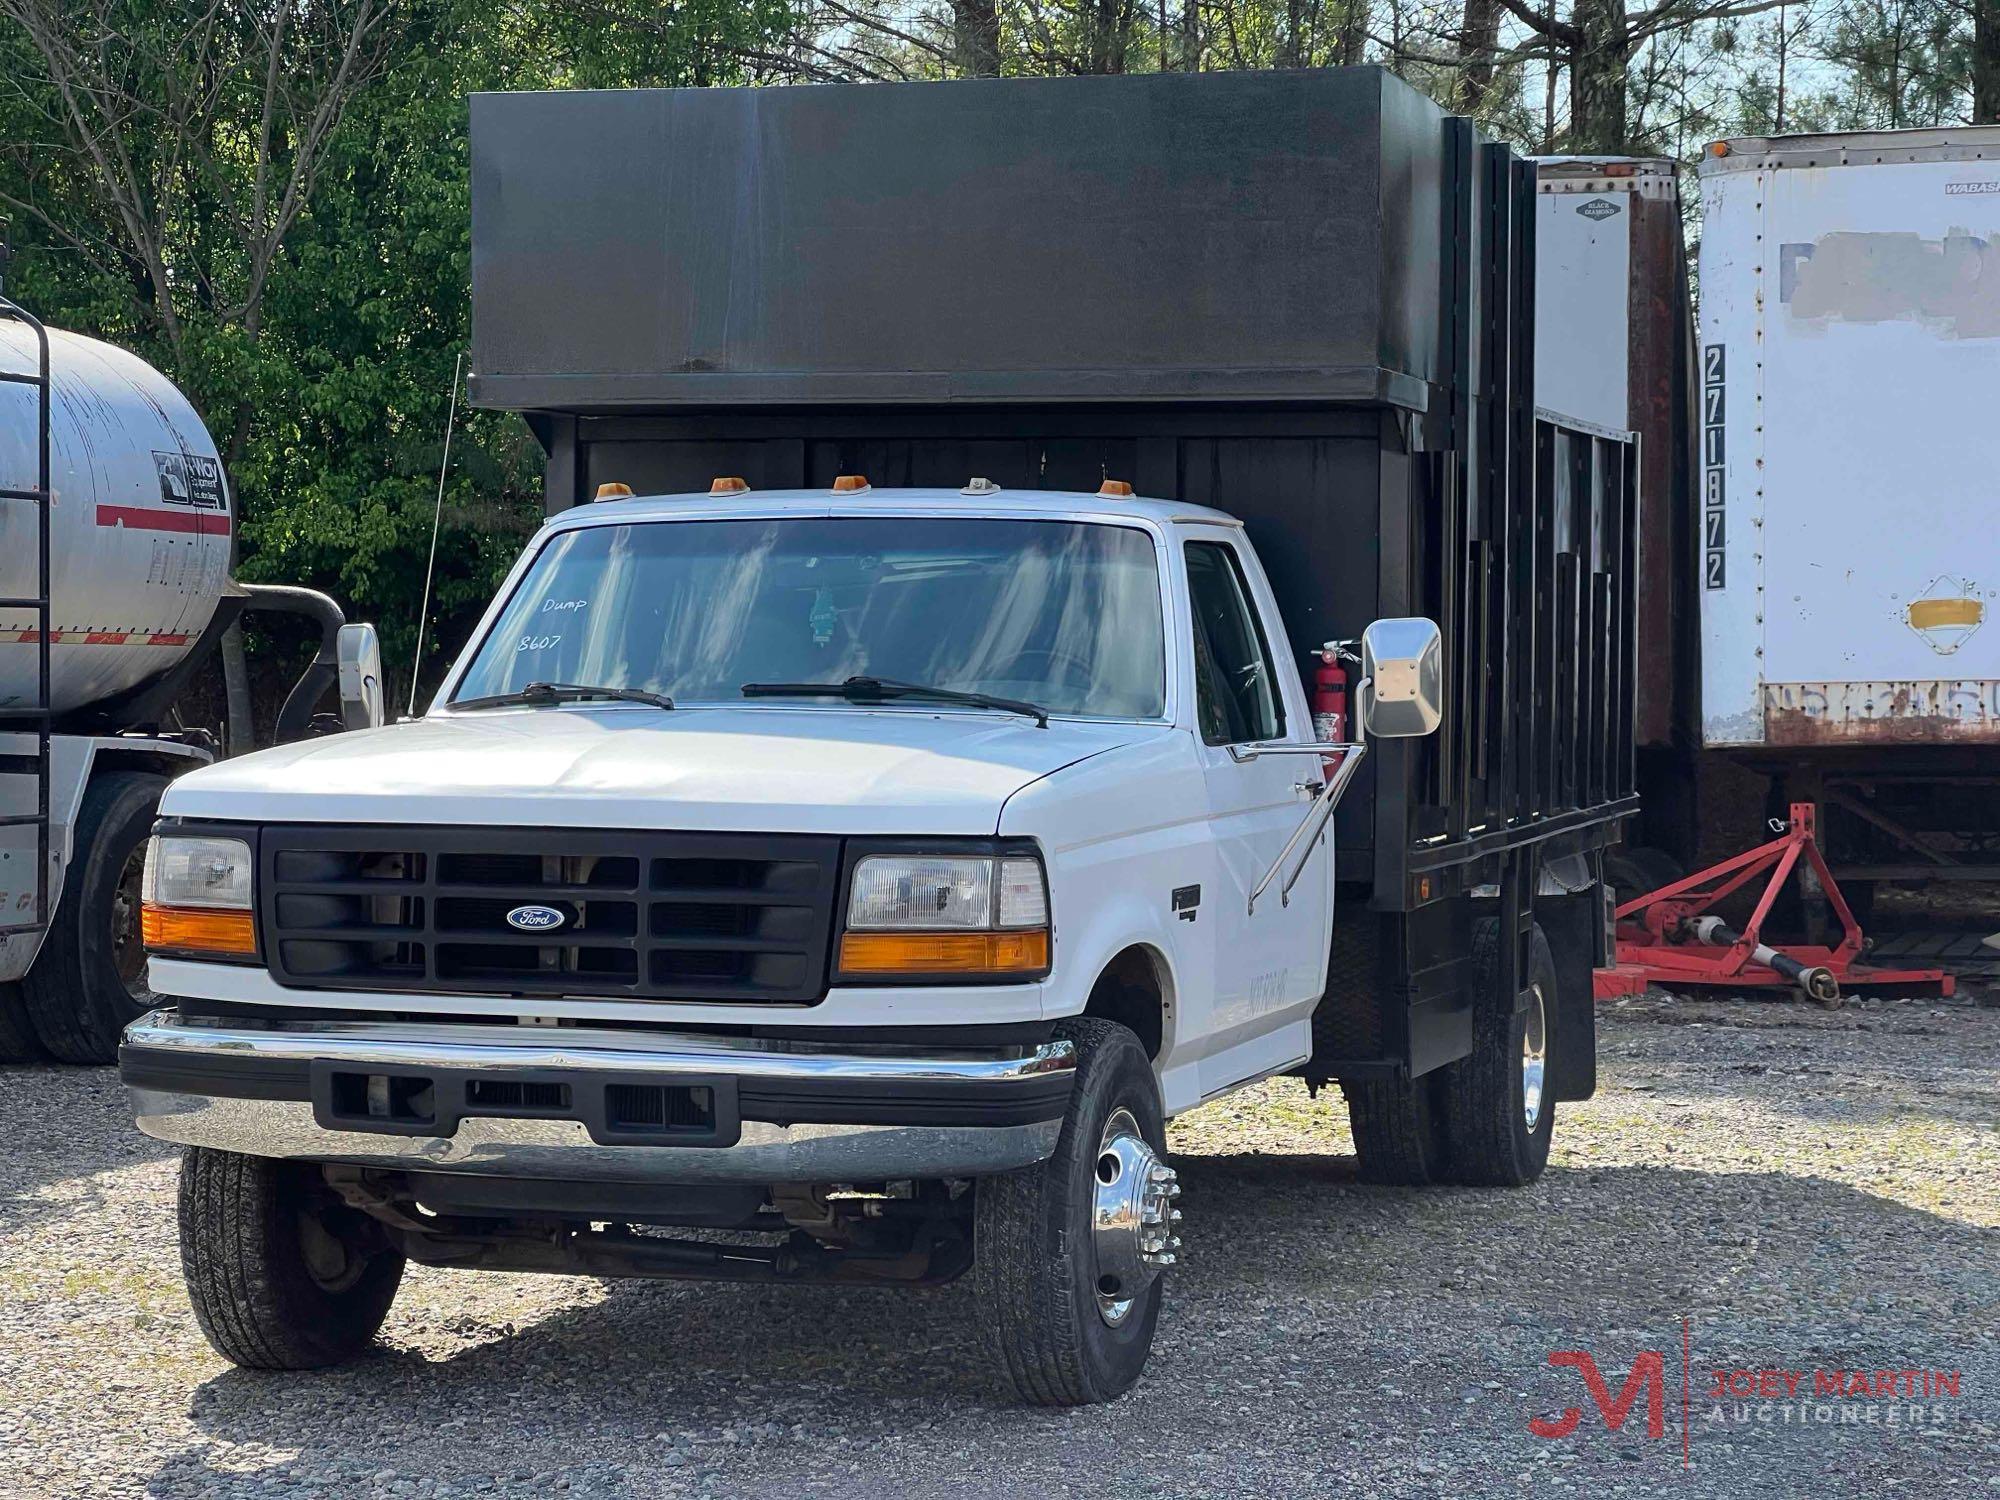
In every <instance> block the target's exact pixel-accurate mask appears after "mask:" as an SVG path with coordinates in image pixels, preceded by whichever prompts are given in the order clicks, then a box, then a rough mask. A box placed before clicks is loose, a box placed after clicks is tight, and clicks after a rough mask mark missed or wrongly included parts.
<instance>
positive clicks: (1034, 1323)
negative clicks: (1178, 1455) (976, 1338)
mask: <svg viewBox="0 0 2000 1500" xmlns="http://www.w3.org/2000/svg"><path fill="white" fill-rule="evenodd" d="M1056 1035H1057V1036H1065V1037H1068V1038H1069V1039H1070V1040H1072V1041H1074V1042H1075V1043H1076V1049H1077V1070H1076V1086H1075V1088H1074V1090H1073V1091H1072V1093H1071V1095H1070V1103H1069V1110H1068V1112H1067V1113H1066V1114H1065V1115H1064V1116H1063V1123H1062V1134H1061V1136H1060V1137H1059V1139H1058V1140H1057V1142H1056V1149H1055V1154H1054V1155H1053V1156H1051V1157H1050V1158H1049V1159H1048V1160H1047V1161H1045V1162H1042V1163H1041V1164H1040V1165H1039V1166H1033V1167H1027V1168H1024V1169H1022V1170H1021V1171H1018V1172H1009V1173H1007V1174H1006V1175H1004V1176H1000V1177H986V1178H982V1179H980V1182H979V1184H978V1187H977V1188H976V1189H975V1199H974V1226H975V1227H974V1234H973V1254H974V1262H973V1289H974V1296H975V1297H976V1299H977V1303H978V1307H979V1312H980V1316H981V1319H982V1320H983V1321H984V1322H985V1324H986V1327H987V1328H988V1329H989V1330H990V1333H989V1337H990V1338H991V1340H992V1343H993V1350H994V1356H995V1363H996V1364H997V1365H998V1367H999V1370H1000V1372H1001V1374H1002V1376H1003V1377H1004V1380H1005V1383H1006V1384H1007V1386H1008V1387H1009V1388H1010V1389H1011V1390H1012V1391H1013V1393H1014V1395H1015V1396H1017V1397H1018V1398H1019V1399H1020V1400H1022V1401H1025V1402H1029V1403H1031V1404H1033V1405H1036V1406H1082V1405H1086V1404H1088V1403H1091V1402H1098V1401H1109V1400H1111V1399H1112V1398H1113V1397H1114V1396H1117V1395H1120V1394H1121V1393H1123V1392H1124V1391H1125V1390H1127V1389H1129V1388H1130V1387H1131V1385H1132V1383H1133V1382H1134V1381H1136V1380H1137V1379H1138V1378H1139V1372H1140V1371H1141V1370H1143V1369H1144V1368H1145V1366H1146V1356H1147V1355H1148V1354H1149V1353H1150V1352H1151V1351H1152V1347H1153V1327H1154V1325H1155V1323H1157V1322H1158V1320H1159V1316H1160V1295H1161V1274H1160V1273H1161V1272H1162V1271H1163V1270H1164V1269H1165V1268H1166V1267H1168V1266H1171V1265H1173V1264H1174V1263H1175V1261H1176V1260H1177V1259H1178V1255H1177V1253H1176V1252H1177V1251H1178V1249H1179V1246H1180V1240H1179V1238H1178V1236H1177V1234H1176V1232H1175V1226H1176V1224H1177V1222H1178V1221H1179V1219H1180V1213H1179V1211H1178V1210H1177V1209H1175V1207H1174V1199H1176V1198H1177V1197H1179V1196H1180V1182H1179V1179H1178V1177H1177V1175H1176V1174H1175V1172H1174V1169H1173V1168H1172V1167H1169V1166H1168V1165H1167V1164H1166V1120H1165V1114H1164V1111H1163V1110H1162V1109H1161V1107H1160V1087H1159V1084H1158V1082H1157V1081H1156V1080H1155V1079H1154V1077H1153V1065H1152V1063H1151V1061H1150V1060H1149V1059H1148V1058H1147V1056H1146V1049H1145V1048H1144V1047H1143V1046H1141V1045H1140V1043H1139V1039H1138V1038H1137V1037H1136V1036H1134V1035H1133V1034H1132V1033H1131V1032H1130V1031H1128V1030H1127V1029H1126V1028H1125V1027H1123V1026H1120V1025H1117V1024H1116V1023H1114V1022H1111V1021H1100V1020H1094V1019H1092V1020H1081V1019H1080V1020H1074V1021H1066V1022H1064V1023H1063V1024H1062V1025H1061V1026H1059V1027H1057V1028H1056Z"/></svg>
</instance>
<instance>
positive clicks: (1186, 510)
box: [549, 486, 1243, 530]
mask: <svg viewBox="0 0 2000 1500" xmlns="http://www.w3.org/2000/svg"><path fill="white" fill-rule="evenodd" d="M884 513H894V514H900V515H911V514H922V515H963V516H996V517H1001V518H1003V519H1042V520H1068V521H1098V522H1105V521H1109V522H1117V521H1123V520H1130V521H1139V522H1142V523H1146V524H1150V525H1153V526H1168V525H1172V524H1174V523H1176V522H1179V523H1181V524H1184V525H1198V526H1241V525H1242V524H1243V523H1242V522H1241V521H1239V520H1237V519H1236V517H1234V516H1232V515H1229V514H1227V513H1226V512H1223V511H1219V510H1213V509H1210V508H1209V507H1208V506H1206V505H1184V504H1182V503H1181V502H1179V501H1176V500H1147V499H1143V498H1140V497H1137V496H1134V497H1131V498H1126V497H1123V496H1117V495H1100V494H1096V493H1094V492H1090V491H1065V490H1007V489H1000V490H991V491H988V492H987V493H985V494H979V495H966V494H961V493H960V492H959V491H958V490H955V489H949V490H948V489H942V488H928V487H921V486H912V487H910V488H907V489H871V490H865V491H862V492H859V493H854V492H848V493H842V494H835V493H834V492H833V491H832V490H822V489H813V490H751V491H749V492H748V493H746V494H740V495H699V494H697V495H637V496H633V497H631V498H629V499H619V500H598V501H594V502H592V503H590V504H587V505H579V506H577V507H576V508H575V509H574V510H567V511H564V512H563V513H562V514H561V515H559V516H557V517H555V518H553V519H552V520H551V521H550V522H549V526H550V528H551V529H556V530H567V529H569V528H571V527H577V526H603V525H608V524H612V523H615V522H624V521H695V520H700V521H722V520H731V519H736V518H741V519H745V520H749V519H766V518H769V517H773V516H866V515H880V514H884Z"/></svg>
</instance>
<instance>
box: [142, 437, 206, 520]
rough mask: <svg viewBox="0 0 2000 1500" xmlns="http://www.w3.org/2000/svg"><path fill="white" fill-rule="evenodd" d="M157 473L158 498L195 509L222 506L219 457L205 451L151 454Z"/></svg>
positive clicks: (156, 451)
mask: <svg viewBox="0 0 2000 1500" xmlns="http://www.w3.org/2000/svg"><path fill="white" fill-rule="evenodd" d="M153 467H154V468H155V469H157V470H158V471H159V474H160V499H161V500H162V501H163V502H164V503H166V504H168V505H191V506H193V507H194V508H195V509H197V510H221V509H222V460H221V459H219V458H214V457H211V456H210V455H209V454H206V453H189V452H187V451H186V450H185V449H183V450H182V451H181V452H179V453H161V452H159V451H158V450H155V451H154V453H153Z"/></svg>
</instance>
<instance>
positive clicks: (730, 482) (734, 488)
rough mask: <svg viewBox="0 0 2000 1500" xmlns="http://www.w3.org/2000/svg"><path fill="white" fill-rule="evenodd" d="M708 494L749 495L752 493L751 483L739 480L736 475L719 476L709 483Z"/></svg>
mask: <svg viewBox="0 0 2000 1500" xmlns="http://www.w3.org/2000/svg"><path fill="white" fill-rule="evenodd" d="M708 492H709V493H710V494H711V495H747V494H749V493H750V481H749V480H747V479H739V478H737V477H736V476H735V475H734V474H718V475H716V477H715V478H713V479H711V480H710V481H709V482H708Z"/></svg>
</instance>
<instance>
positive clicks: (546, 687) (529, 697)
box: [450, 682, 674, 708]
mask: <svg viewBox="0 0 2000 1500" xmlns="http://www.w3.org/2000/svg"><path fill="white" fill-rule="evenodd" d="M589 698H612V699H615V700H617V701H618V702H620V703H650V704H652V705H653V707H655V708H672V707H673V706H674V700H673V699H671V698H669V697H668V696H667V695H666V694H665V693H649V692H647V691H646V690H645V689H644V688H628V687H590V686H588V685H586V684H584V683H580V682H531V683H529V684H528V685H527V686H526V687H524V688H521V689H519V690H518V691H516V692H512V693H493V694H491V695H489V696H488V697H485V698H459V699H456V700H455V701H454V702H452V704H451V705H450V706H451V707H452V708H499V707H501V706H503V705H505V704H509V703H526V704H529V705H531V706H532V707H535V708H543V707H546V706H548V705H549V704H552V703H581V702H583V701H585V700H586V699H589Z"/></svg>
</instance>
